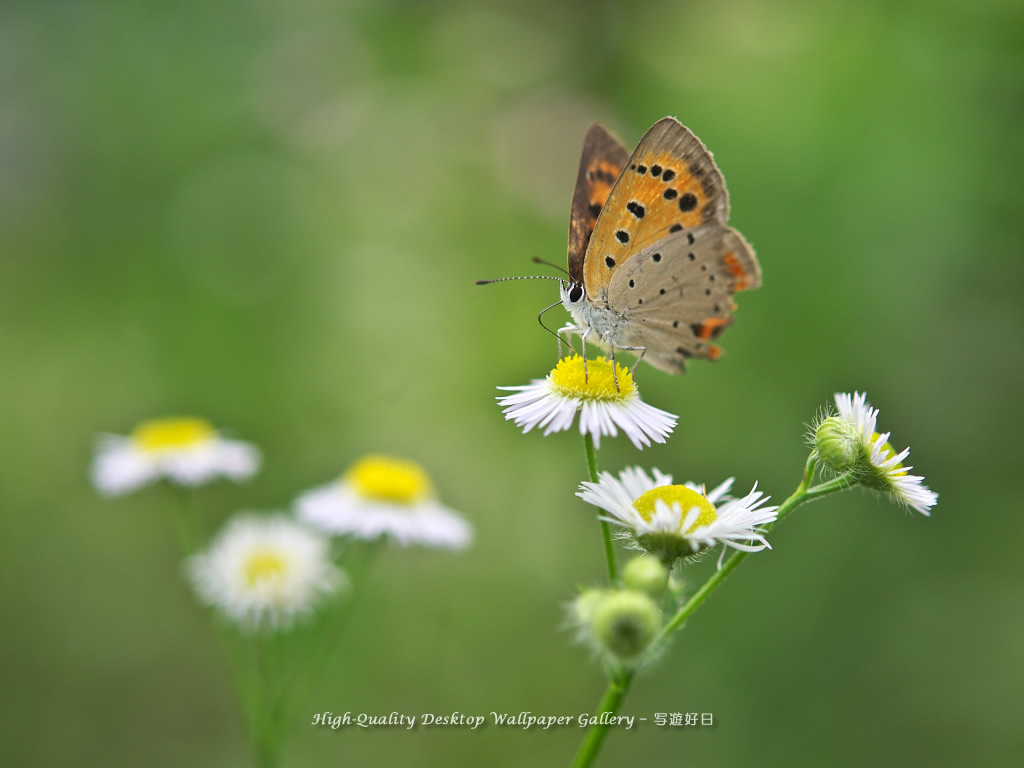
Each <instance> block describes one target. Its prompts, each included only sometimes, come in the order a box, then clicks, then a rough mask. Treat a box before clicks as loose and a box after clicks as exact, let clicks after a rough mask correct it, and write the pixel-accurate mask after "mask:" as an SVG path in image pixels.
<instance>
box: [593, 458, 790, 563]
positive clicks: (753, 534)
mask: <svg viewBox="0 0 1024 768" xmlns="http://www.w3.org/2000/svg"><path fill="white" fill-rule="evenodd" d="M598 478H599V482H596V483H590V482H585V483H581V484H580V491H579V493H577V494H576V495H577V496H579V497H580V498H581V499H583V500H584V501H585V502H587V503H588V504H593V505H594V506H595V507H599V508H600V509H603V510H604V511H605V513H606V516H604V517H602V518H601V519H602V520H605V521H607V522H609V523H612V524H614V525H619V526H622V527H623V528H625V529H626V531H627V533H626V535H627V536H628V537H630V538H632V539H633V540H634V541H635V543H636V544H637V546H638V547H639V548H640V549H644V550H646V551H648V552H650V553H651V554H653V555H656V556H657V557H659V558H660V559H661V560H662V562H664V563H666V564H671V563H672V562H674V561H675V560H676V559H677V558H680V557H685V556H687V555H691V554H694V553H696V552H700V551H701V550H703V549H705V548H707V547H711V546H714V545H716V544H723V545H725V546H728V547H732V548H733V549H740V550H743V551H744V552H757V551H759V550H762V549H766V548H770V547H769V544H768V542H767V541H766V540H765V538H764V535H763V534H762V532H761V531H760V530H758V526H762V525H766V524H767V523H771V522H773V521H774V520H775V517H776V514H775V513H776V510H777V509H778V507H765V506H762V505H763V504H764V503H765V502H766V501H768V497H767V496H764V495H763V494H762V493H761V492H760V491H758V490H757V485H756V484H755V485H754V487H753V488H752V489H751V491H750V493H748V494H747V495H746V496H744V497H743V498H739V499H734V498H732V497H730V496H729V495H728V494H729V490H730V489H731V488H732V483H733V478H729V479H728V480H726V481H725V482H724V483H722V484H721V485H719V486H718V487H716V488H714V489H713V490H711V491H710V492H707V493H706V492H705V490H704V488H703V486H697V485H695V484H694V483H685V484H683V485H675V484H673V483H672V476H671V475H666V474H663V473H662V472H660V471H658V470H657V469H655V470H653V477H652V476H651V475H648V474H647V473H646V472H645V471H644V470H643V469H641V468H640V467H630V468H627V469H625V470H623V471H622V472H621V473H619V476H618V478H616V477H614V476H613V475H611V474H610V473H608V472H602V473H601V474H600V475H599V476H598ZM716 505H717V506H716ZM722 551H723V553H724V551H725V549H724V547H723V550H722Z"/></svg>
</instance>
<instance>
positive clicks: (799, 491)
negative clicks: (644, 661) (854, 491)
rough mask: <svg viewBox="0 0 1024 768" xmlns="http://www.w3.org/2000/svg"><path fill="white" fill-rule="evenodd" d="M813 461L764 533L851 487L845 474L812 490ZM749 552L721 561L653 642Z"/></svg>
mask: <svg viewBox="0 0 1024 768" xmlns="http://www.w3.org/2000/svg"><path fill="white" fill-rule="evenodd" d="M815 464H816V462H815V459H814V457H813V455H812V456H811V458H809V459H808V460H807V466H806V467H805V469H804V477H803V480H802V481H801V483H800V485H798V486H797V488H796V490H795V491H793V494H792V495H791V496H790V497H789V498H788V499H786V500H785V501H784V502H782V504H781V505H780V506H779V511H778V513H777V516H776V519H775V522H773V523H769V524H768V525H766V526H764V530H765V532H767V531H770V530H771V529H772V528H774V527H775V526H776V525H778V524H779V523H780V522H782V520H783V518H785V517H786V515H788V514H789V513H790V512H792V511H793V510H794V509H796V508H797V507H799V506H800V505H801V504H806V503H807V502H809V501H814V500H816V499H820V498H822V497H823V496H828V495H829V494H832V493H837V492H838V491H843V490H846V489H847V488H849V487H850V486H851V485H852V480H851V477H850V476H849V475H842V476H840V477H837V478H834V479H832V480H829V481H827V482H824V483H819V484H818V485H815V486H814V487H812V488H808V487H807V486H808V485H810V482H811V479H812V478H813V477H814V467H815ZM749 554H750V553H749V552H735V553H734V554H733V555H732V557H730V558H729V559H728V560H726V561H725V564H724V565H723V566H722V567H721V568H720V569H719V570H717V571H715V572H714V573H713V574H712V575H711V577H710V578H709V579H708V580H707V581H705V582H704V584H703V585H702V586H701V588H700V589H698V590H697V591H696V592H695V593H694V594H693V596H692V597H691V598H690V599H689V600H687V601H686V603H685V604H684V605H683V607H682V608H680V609H679V611H678V612H677V613H676V615H675V616H673V617H672V619H671V621H669V622H668V623H667V624H666V625H665V626H664V628H663V629H662V630H661V634H660V635H659V636H658V639H657V640H656V641H655V643H660V642H662V641H663V640H664V639H665V638H666V637H668V636H669V635H670V634H672V633H673V632H674V631H675V630H677V629H679V627H681V626H682V625H683V623H684V622H685V621H686V620H687V619H688V618H690V615H691V614H692V613H693V612H694V611H696V610H697V609H698V608H699V607H700V606H701V604H702V603H703V602H704V601H705V600H707V599H708V597H709V596H710V595H711V593H712V592H714V591H715V590H716V589H718V587H719V586H721V584H722V582H723V581H725V579H726V577H728V575H729V574H730V573H732V572H733V570H734V569H735V568H736V566H738V565H739V564H740V563H742V562H743V561H744V560H745V559H746V557H747V555H749Z"/></svg>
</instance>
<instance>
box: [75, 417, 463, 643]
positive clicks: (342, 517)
mask: <svg viewBox="0 0 1024 768" xmlns="http://www.w3.org/2000/svg"><path fill="white" fill-rule="evenodd" d="M259 465H260V453H259V451H258V450H257V449H256V448H255V447H254V446H252V445H250V444H249V443H244V442H240V441H237V440H231V439H228V438H225V437H224V436H223V435H222V434H221V432H220V431H218V430H216V429H214V428H213V427H212V426H211V425H210V424H209V422H207V421H204V420H202V419H198V418H166V419H155V420H151V421H146V422H143V423H142V424H139V425H138V426H137V427H136V428H135V429H134V430H133V431H132V433H131V435H129V436H127V437H118V436H104V437H102V438H101V439H100V442H99V445H98V448H97V452H96V456H95V458H94V460H93V465H92V480H93V484H94V485H95V486H96V488H97V490H98V491H99V492H100V493H102V494H104V495H107V496H114V495H122V494H126V493H129V492H130V491H134V490H137V489H139V488H141V487H142V486H144V485H147V484H150V483H153V482H156V481H158V480H166V481H167V482H169V483H172V484H175V485H181V486H190V487H194V486H199V485H203V484H205V483H208V482H210V481H212V480H215V479H216V478H218V477H227V478H230V479H232V480H235V481H242V480H246V479H248V478H250V477H252V476H253V475H254V474H255V473H256V471H257V470H258V469H259ZM330 537H350V538H353V539H363V540H370V539H378V538H387V539H389V540H390V541H392V542H394V543H395V544H397V545H399V546H410V545H415V544H419V545H423V546H427V547H439V548H445V549H463V548H465V547H466V546H468V545H469V543H470V541H471V539H472V529H471V528H470V527H469V525H468V524H467V523H466V522H465V521H464V520H463V519H462V518H461V517H460V516H459V515H458V514H457V513H456V512H454V511H453V510H451V509H449V508H447V507H445V506H443V505H442V504H441V503H440V502H439V501H438V499H437V493H436V491H435V489H434V486H433V483H432V482H431V480H430V477H429V475H428V474H427V472H426V470H424V469H423V468H422V467H421V466H419V465H418V464H416V463H414V462H412V461H408V460H405V459H399V458H392V457H388V456H381V455H370V456H365V457H363V458H361V459H359V460H357V461H356V462H355V463H354V464H353V465H352V466H351V467H350V468H349V469H348V470H347V471H346V472H345V473H344V474H343V476H342V478H341V479H340V480H337V481H334V482H331V483H329V484H327V485H324V486H321V487H319V488H315V489H313V490H311V491H307V492H306V493H303V494H301V495H300V496H299V497H298V498H297V499H296V501H295V503H294V516H288V515H282V514H275V515H270V516H267V515H255V514H251V513H250V514H242V515H237V516H235V517H234V518H232V519H231V520H229V521H228V522H227V524H225V525H224V527H223V528H222V529H221V531H220V532H219V533H218V534H217V536H216V537H215V538H214V539H213V540H212V542H210V544H209V545H208V546H207V547H206V549H205V550H203V551H202V552H200V553H199V554H196V555H194V556H193V557H191V558H190V559H189V561H188V564H187V569H186V570H187V573H188V576H189V578H190V580H191V582H192V585H193V587H194V588H195V590H196V593H197V595H198V596H199V598H200V599H201V600H202V601H203V602H204V603H206V604H208V605H210V606H212V607H214V608H216V609H217V610H219V611H220V612H221V613H222V614H223V615H224V616H226V617H227V618H228V619H229V620H231V621H233V622H235V623H237V624H238V625H239V626H241V627H242V628H244V629H246V630H271V631H273V630H284V629H288V628H290V627H291V626H292V624H293V623H294V622H295V620H296V619H297V618H299V617H301V616H304V615H307V614H309V613H311V612H312V611H313V610H314V609H315V608H316V607H317V606H318V605H320V604H321V603H322V602H323V601H324V600H325V599H326V598H327V597H329V596H330V595H332V594H334V593H336V592H338V591H339V590H340V589H341V588H342V587H344V586H345V585H346V577H345V574H344V573H343V571H342V570H341V569H340V568H339V567H338V565H337V564H336V563H334V562H333V560H332V555H331V546H330Z"/></svg>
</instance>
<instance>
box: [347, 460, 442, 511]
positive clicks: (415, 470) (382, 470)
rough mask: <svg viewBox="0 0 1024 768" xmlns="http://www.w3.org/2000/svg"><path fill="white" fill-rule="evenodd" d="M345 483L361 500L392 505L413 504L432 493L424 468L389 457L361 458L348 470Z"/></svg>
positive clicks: (414, 463)
mask: <svg viewBox="0 0 1024 768" xmlns="http://www.w3.org/2000/svg"><path fill="white" fill-rule="evenodd" d="M344 480H345V482H347V483H349V484H351V485H352V487H353V488H354V489H355V491H356V492H357V493H358V494H359V495H360V496H365V497H367V498H370V499H376V500H378V501H388V502H392V503H395V504H415V503H416V502H418V501H423V500H424V499H426V498H427V497H429V496H430V495H431V493H432V486H431V483H430V476H429V475H427V473H426V471H425V470H424V469H423V467H421V466H420V465H419V464H417V463H416V462H413V461H406V460H404V459H394V458H391V457H390V456H364V457H363V458H361V459H359V461H357V462H356V463H355V464H353V465H352V466H351V467H349V470H348V471H347V472H346V473H345V477H344Z"/></svg>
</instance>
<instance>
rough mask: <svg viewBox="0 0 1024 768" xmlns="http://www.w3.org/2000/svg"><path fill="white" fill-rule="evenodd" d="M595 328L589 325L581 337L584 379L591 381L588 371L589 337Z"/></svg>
mask: <svg viewBox="0 0 1024 768" xmlns="http://www.w3.org/2000/svg"><path fill="white" fill-rule="evenodd" d="M592 330H594V328H593V326H590V325H588V326H587V329H586V330H585V331H583V335H582V336H581V337H580V347H581V348H582V349H583V381H584V382H589V381H590V374H589V373H587V337H588V336H589V335H590V332H591V331H592Z"/></svg>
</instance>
